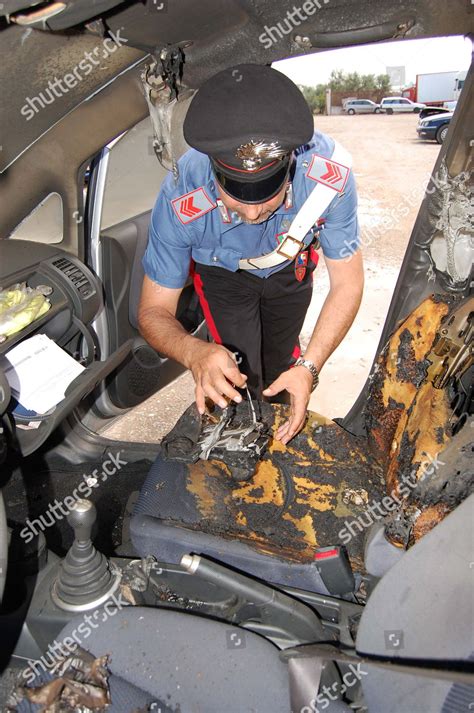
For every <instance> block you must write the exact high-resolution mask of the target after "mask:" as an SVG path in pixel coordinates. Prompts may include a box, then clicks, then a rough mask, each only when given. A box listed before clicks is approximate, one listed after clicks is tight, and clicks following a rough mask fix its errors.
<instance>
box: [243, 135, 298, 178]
mask: <svg viewBox="0 0 474 713" xmlns="http://www.w3.org/2000/svg"><path fill="white" fill-rule="evenodd" d="M235 155H236V157H237V158H240V160H241V161H242V166H243V167H244V168H245V169H246V170H247V171H252V170H254V169H256V168H259V166H261V165H262V163H263V161H264V160H265V159H281V158H284V157H285V156H286V155H287V152H286V151H284V149H282V148H281V146H280V145H279V144H278V142H277V141H272V142H271V143H267V142H266V141H254V140H253V139H252V140H251V141H248V142H247V143H246V144H241V145H240V146H239V148H238V149H237V151H236V152H235Z"/></svg>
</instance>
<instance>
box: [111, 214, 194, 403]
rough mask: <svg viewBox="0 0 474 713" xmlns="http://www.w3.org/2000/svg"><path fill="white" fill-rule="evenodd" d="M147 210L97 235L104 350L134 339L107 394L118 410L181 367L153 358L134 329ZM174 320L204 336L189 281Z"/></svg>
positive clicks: (148, 393) (146, 394)
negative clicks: (99, 237)
mask: <svg viewBox="0 0 474 713" xmlns="http://www.w3.org/2000/svg"><path fill="white" fill-rule="evenodd" d="M150 217H151V211H148V212H146V213H143V214H142V215H139V216H136V217H134V218H131V219H130V220H127V221H125V222H123V223H121V224H119V225H117V226H115V227H113V228H108V229H107V230H105V231H104V232H103V233H101V251H102V266H103V267H102V270H103V273H102V280H103V285H104V297H105V305H106V307H105V310H106V318H107V327H108V349H109V351H111V352H113V351H114V350H115V349H116V348H117V346H118V345H120V344H123V342H124V341H127V340H129V339H132V340H133V345H132V349H131V352H130V357H129V359H128V361H127V362H126V363H125V364H124V366H123V368H122V369H121V370H120V372H119V373H118V374H117V375H116V377H115V378H114V379H113V381H112V382H110V384H109V385H108V396H109V398H110V399H111V400H112V402H113V404H114V405H115V406H117V407H119V408H129V407H130V406H135V405H137V404H139V403H141V401H143V400H144V399H146V398H148V397H149V396H151V395H152V394H153V393H155V391H156V390H157V389H159V388H161V387H162V386H164V385H165V384H167V383H169V382H170V381H172V380H173V379H174V378H176V377H177V376H178V375H179V374H180V373H182V371H183V367H182V366H181V365H179V364H177V363H176V362H173V361H172V360H169V359H167V358H165V357H164V356H163V355H160V354H158V352H156V351H155V350H154V349H153V348H152V347H150V346H149V345H148V344H147V343H146V342H145V340H144V339H143V338H142V337H141V336H140V333H139V331H138V316H137V312H138V304H139V300H140V293H141V287H142V282H143V276H144V270H143V266H142V257H143V254H144V252H145V249H146V245H147V242H148V228H149V224H150ZM177 317H178V319H179V320H180V322H181V323H182V324H183V326H184V327H185V328H186V329H187V330H188V331H190V332H192V333H194V334H196V335H205V334H206V330H205V326H204V324H203V317H202V313H201V309H200V306H199V301H198V299H197V296H196V295H195V293H194V288H193V285H192V282H191V280H190V281H189V282H188V284H187V285H186V287H185V288H184V289H183V292H182V294H181V297H180V300H179V303H178V309H177Z"/></svg>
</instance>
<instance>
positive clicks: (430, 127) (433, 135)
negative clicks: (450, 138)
mask: <svg viewBox="0 0 474 713" xmlns="http://www.w3.org/2000/svg"><path fill="white" fill-rule="evenodd" d="M452 118H453V112H449V113H446V112H443V113H442V114H432V115H431V116H428V117H426V118H424V119H420V121H419V122H418V126H417V127H416V132H417V134H418V137H419V138H420V139H432V140H433V141H437V142H438V143H439V144H442V143H443V141H444V140H445V139H446V136H447V134H448V129H449V122H450V121H451V119H452Z"/></svg>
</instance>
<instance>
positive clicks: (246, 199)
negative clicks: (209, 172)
mask: <svg viewBox="0 0 474 713" xmlns="http://www.w3.org/2000/svg"><path fill="white" fill-rule="evenodd" d="M211 163H212V168H213V170H214V174H215V176H216V178H217V180H218V182H219V184H220V185H221V186H222V188H223V190H224V191H225V192H226V193H228V194H229V196H231V197H232V198H235V200H237V201H239V203H266V202H267V201H269V200H271V199H272V198H274V197H275V196H276V195H277V194H278V193H279V192H280V190H281V189H282V188H283V186H284V184H285V182H286V180H287V178H288V174H289V172H290V166H291V161H290V160H289V159H288V160H287V161H282V165H281V166H280V167H279V168H278V170H277V171H276V172H275V173H273V174H272V175H271V176H268V177H267V178H260V179H259V180H249V179H248V177H246V180H245V181H239V180H238V179H237V177H236V178H231V177H229V175H228V173H227V172H226V173H224V172H223V171H222V170H221V168H220V167H219V164H218V163H217V162H216V161H213V160H211Z"/></svg>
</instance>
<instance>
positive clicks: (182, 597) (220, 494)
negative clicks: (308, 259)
mask: <svg viewBox="0 0 474 713" xmlns="http://www.w3.org/2000/svg"><path fill="white" fill-rule="evenodd" d="M287 5H288V4H286V3H283V2H281V1H280V0H279V1H278V2H269V0H239V1H238V2H237V1H236V0H219V1H218V0H202V1H201V2H200V3H195V2H193V1H192V0H167V1H165V2H162V3H158V2H155V1H153V0H147V1H146V2H144V3H143V2H134V1H131V2H121V1H120V0H102V1H101V2H99V3H94V4H91V3H86V2H83V1H81V0H64V2H62V3H53V2H45V3H41V4H39V5H37V4H35V3H29V2H28V1H27V0H5V2H4V4H3V5H2V6H0V43H2V50H3V51H2V57H4V62H3V64H2V65H1V66H0V76H1V78H2V87H3V88H4V96H5V98H4V100H3V105H4V111H2V118H1V120H0V121H1V123H0V126H1V127H2V144H3V145H2V150H1V151H0V196H1V205H2V211H1V215H0V226H1V229H0V287H1V288H2V290H10V291H11V292H12V294H13V292H14V291H15V289H19V291H21V289H27V288H32V290H34V291H35V294H37V293H39V294H43V295H45V296H46V298H47V299H46V302H47V306H45V309H46V311H44V312H43V313H42V314H41V316H39V317H37V318H36V319H34V320H33V321H31V322H29V323H28V324H27V325H26V326H24V327H23V328H22V329H21V330H20V331H16V332H15V333H12V334H9V335H7V336H5V335H1V328H0V359H1V360H0V416H1V419H0V463H1V470H0V474H1V475H0V488H1V490H0V636H1V641H2V646H1V649H0V708H1V710H5V711H16V710H18V711H42V710H46V711H53V710H54V711H63V710H64V711H82V712H85V711H89V710H110V711H113V712H119V711H124V712H126V713H127V712H130V713H131V712H132V711H147V710H148V711H153V710H154V711H160V713H165V712H166V713H168V712H171V711H174V712H176V711H181V712H182V713H184V712H185V711H186V712H188V711H189V712H193V713H194V712H196V713H197V712H198V711H199V712H204V711H205V712H206V713H212V712H213V711H215V712H216V713H222V711H223V710H227V711H231V712H233V711H235V712H236V713H237V711H238V712H239V713H240V712H241V711H249V712H250V711H259V712H261V713H267V712H270V711H272V712H273V711H282V712H283V711H292V713H306V711H317V710H328V711H334V712H335V711H338V712H342V711H347V712H349V711H361V712H362V711H369V713H399V712H400V711H411V712H413V713H418V712H420V713H425V712H426V713H448V711H449V712H450V713H461V711H466V710H469V708H470V706H471V707H472V701H474V669H473V656H474V651H473V646H472V634H473V618H472V615H473V611H472V601H473V600H472V582H471V579H472V535H473V522H474V520H473V512H472V509H473V503H474V497H473V494H472V493H473V486H474V468H473V451H474V437H473V433H474V418H473V410H474V409H473V393H474V389H473V384H474V380H473V374H474V347H473V345H474V297H473V292H472V287H473V277H474V271H473V259H472V247H471V246H472V241H473V239H474V234H473V233H474V214H473V207H472V188H473V180H472V179H473V141H474V137H473V134H472V127H473V126H474V86H473V85H474V77H473V72H472V67H471V69H470V70H469V72H468V75H467V78H466V81H465V83H464V87H463V90H462V93H461V95H460V98H459V100H458V102H457V106H456V109H455V112H454V115H453V118H452V119H451V123H450V131H449V134H448V136H447V139H446V140H445V141H444V143H443V145H442V146H441V147H440V152H439V156H438V159H437V161H436V164H435V165H434V166H433V169H432V175H431V178H430V181H429V182H428V185H427V186H426V192H425V197H424V199H423V201H422V204H421V207H420V210H419V213H418V216H417V219H416V222H415V225H414V227H413V231H412V234H411V236H410V239H409V243H408V248H407V251H406V254H405V257H404V260H403V264H402V266H401V269H400V273H399V277H398V281H397V285H396V288H395V290H394V293H393V297H392V301H391V305H390V308H389V312H388V314H387V317H386V321H385V325H384V328H383V331H382V336H381V338H380V342H379V344H378V345H377V348H376V350H375V357H374V361H373V364H372V367H371V370H370V374H369V377H368V379H367V382H366V384H365V385H364V388H363V389H362V391H361V393H360V395H359V396H358V398H357V399H356V401H355V403H354V404H353V406H352V408H351V409H350V411H349V412H348V413H347V415H346V416H345V417H344V418H342V419H335V420H332V419H331V418H330V415H324V414H319V413H314V412H309V414H308V418H307V421H306V425H305V427H304V429H303V430H302V431H301V432H300V433H299V434H298V435H297V436H296V437H295V438H294V439H293V440H292V441H291V442H290V443H289V444H288V445H287V446H283V445H282V444H281V442H279V441H277V440H271V441H270V444H269V447H268V449H267V451H266V452H265V454H264V456H263V457H262V458H261V459H260V460H259V462H258V464H257V466H256V468H255V472H254V473H253V475H252V476H251V477H250V478H248V479H245V480H242V479H240V480H239V478H238V477H236V476H235V474H233V473H232V472H231V471H230V470H229V468H228V466H226V464H225V463H223V462H221V461H219V460H217V459H214V460H213V459H210V460H199V461H197V462H195V463H189V462H183V461H170V460H168V459H167V458H165V457H164V456H163V453H162V450H161V447H160V444H159V443H158V442H157V443H155V444H148V443H137V442H129V441H117V440H112V439H110V438H106V437H104V436H103V435H101V431H103V429H104V428H105V427H106V426H107V425H108V424H110V423H111V422H113V420H114V419H117V418H120V416H121V415H123V414H125V413H127V412H128V410H129V409H131V408H133V407H134V406H137V405H138V404H141V403H143V402H144V401H145V400H146V399H147V398H148V397H150V396H151V395H153V394H155V393H156V392H157V391H159V390H160V389H162V388H163V387H165V386H166V385H168V384H170V383H172V382H173V380H174V379H175V378H176V377H177V376H179V375H180V374H181V373H183V367H182V366H181V365H179V364H177V363H175V362H173V361H172V360H170V359H167V358H166V357H165V356H164V355H162V354H159V353H158V352H156V351H155V350H154V349H153V348H152V347H151V346H149V345H148V344H147V342H146V341H145V340H144V339H143V337H142V336H141V335H140V331H139V327H138V318H137V310H138V301H139V296H140V291H141V285H142V281H143V276H144V272H143V267H142V264H141V260H142V257H143V254H144V251H145V248H146V244H147V239H148V227H149V223H150V216H151V210H152V208H153V205H154V201H155V199H156V196H157V194H158V191H159V188H160V185H161V182H162V181H163V179H164V177H165V176H166V175H167V173H168V172H169V171H172V172H176V171H177V170H178V166H177V160H178V158H179V157H180V156H181V155H182V154H183V153H184V152H185V151H186V149H187V146H186V143H185V141H184V137H183V134H182V124H183V120H184V117H185V115H186V111H187V108H188V106H189V103H190V101H191V99H192V97H193V96H194V94H195V92H196V91H197V90H198V89H199V86H200V85H201V84H202V82H203V81H205V80H206V79H207V78H208V77H210V76H212V74H214V73H216V72H217V71H219V70H220V69H223V68H225V67H230V66H232V65H236V64H238V63H239V62H259V63H262V64H263V63H266V64H270V63H272V62H275V61H277V60H280V59H283V58H288V57H292V56H298V55H302V54H312V53H316V52H320V51H321V52H322V51H327V50H329V49H334V48H340V47H349V46H354V45H358V44H367V43H378V42H383V41H387V40H399V41H400V42H402V41H403V42H408V41H410V39H415V38H423V37H426V38H428V37H437V36H443V35H464V34H469V32H472V31H473V30H474V14H473V11H472V7H471V4H470V3H467V2H465V1H464V0H452V2H451V3H450V4H449V6H447V5H446V4H445V3H443V2H441V1H440V0H412V2H411V3H409V4H408V3H406V2H404V0H397V1H396V2H393V0H391V1H390V2H388V0H380V1H379V2H377V3H374V2H371V1H370V0H344V2H342V1H341V0H331V2H329V3H328V4H327V7H326V6H324V7H322V5H321V6H320V7H319V8H316V9H315V11H314V14H312V15H311V16H308V19H307V20H306V22H305V24H304V34H302V32H303V28H299V27H297V26H296V27H295V28H294V32H292V33H290V34H288V35H285V36H283V35H282V36H281V37H280V38H278V39H277V41H275V42H274V43H273V44H272V46H271V47H270V48H266V47H264V45H263V43H262V41H261V40H259V37H260V36H261V35H262V33H263V32H264V31H267V30H268V27H272V26H276V25H277V23H278V22H279V21H281V18H282V17H285V14H286V12H287V10H288V9H289V6H288V7H287ZM305 5H307V3H305ZM316 5H318V3H314V4H312V7H313V9H314V8H315V7H316ZM319 5H320V4H319ZM308 14H309V13H308ZM105 41H107V43H105ZM97 48H99V50H98V51H97V52H95V50H97ZM99 56H100V58H101V59H100V66H99V65H97V67H98V68H97V69H96V67H95V63H94V62H92V60H90V59H89V57H91V58H94V57H99ZM85 58H87V62H89V64H87V65H84V64H83V65H81V62H83V61H84V59H85ZM95 61H96V62H99V60H95ZM93 65H94V66H93ZM84 66H87V67H92V69H93V71H90V72H86V71H84V69H82V68H83V67H84ZM73 68H76V69H77V71H75V72H74V73H73V74H72V75H71V76H75V77H76V79H77V80H78V81H76V83H75V86H74V87H71V88H70V89H68V91H64V92H63V91H62V90H61V92H60V93H59V94H55V97H54V101H53V100H52V99H51V97H52V94H50V93H49V94H48V92H47V90H46V87H47V86H49V85H48V81H49V80H50V78H51V77H52V76H54V77H61V76H63V75H64V74H65V73H67V72H72V70H73ZM20 76H21V81H20V82H17V81H15V77H20ZM79 77H80V81H79V79H78V78H79ZM58 86H59V85H58ZM61 86H62V85H61ZM18 114H20V116H18ZM26 116H30V117H31V118H30V119H28V118H25V117H26ZM348 148H350V147H348ZM397 170H403V167H398V168H397ZM21 286H25V287H24V288H22V287H21ZM43 303H44V301H43ZM177 316H178V318H179V320H180V322H181V323H182V325H183V326H184V327H185V329H186V330H188V331H189V332H190V333H192V334H194V335H195V336H197V337H200V338H202V339H205V340H206V339H210V336H209V335H208V332H207V328H206V325H205V322H204V319H203V314H202V312H201V308H200V305H199V300H198V297H197V295H196V293H195V292H194V289H193V285H192V281H191V280H189V284H188V285H187V286H186V288H185V289H184V290H183V293H182V295H181V298H180V303H179V307H178V312H177ZM39 335H46V337H48V338H49V339H50V340H51V341H52V342H54V344H55V345H57V346H58V347H61V348H62V350H64V351H65V352H66V353H67V354H69V355H70V356H72V357H73V358H74V360H75V361H76V362H77V363H78V364H80V365H81V367H83V368H81V372H80V373H79V375H78V376H76V378H74V380H73V381H72V382H71V383H70V385H69V386H68V388H67V389H66V391H65V392H64V396H63V398H62V399H61V400H60V401H59V403H58V404H57V405H56V406H54V407H52V408H51V409H49V410H47V411H46V413H44V414H37V413H36V414H35V413H32V412H30V411H28V410H26V409H25V408H23V406H22V405H21V404H20V403H19V402H18V400H17V399H16V398H15V394H14V393H12V387H11V385H10V383H9V381H8V380H7V378H6V374H7V372H8V364H9V363H8V362H7V361H6V358H5V357H6V355H8V353H9V351H10V350H12V349H13V348H15V347H18V346H21V345H22V344H24V343H26V340H28V339H30V338H32V337H36V336H39ZM374 347H375V345H374ZM34 376H35V378H38V379H39V377H40V375H39V374H37V375H34ZM47 376H48V378H50V379H51V383H53V382H54V379H55V378H56V376H57V374H55V369H54V366H51V371H50V373H49V374H48V375H47ZM287 409H288V407H287V406H286V405H284V404H271V405H269V404H265V405H262V413H263V412H264V417H265V419H266V420H267V422H268V425H269V428H271V429H276V428H278V425H279V424H280V423H282V422H283V420H284V419H285V415H286V413H287ZM66 642H69V643H66ZM71 642H72V643H71Z"/></svg>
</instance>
